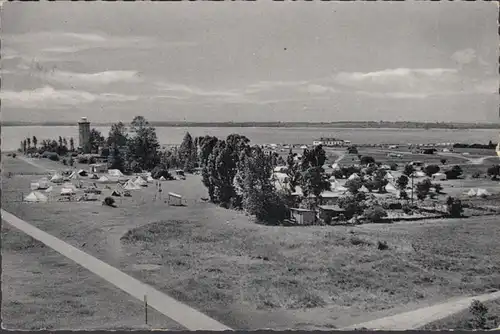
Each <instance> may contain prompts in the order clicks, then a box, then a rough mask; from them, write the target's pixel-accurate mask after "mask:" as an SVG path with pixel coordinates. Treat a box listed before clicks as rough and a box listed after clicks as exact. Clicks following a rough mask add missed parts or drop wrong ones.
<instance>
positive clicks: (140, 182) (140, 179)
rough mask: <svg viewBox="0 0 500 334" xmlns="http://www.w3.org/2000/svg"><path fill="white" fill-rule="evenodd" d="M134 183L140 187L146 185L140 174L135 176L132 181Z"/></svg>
mask: <svg viewBox="0 0 500 334" xmlns="http://www.w3.org/2000/svg"><path fill="white" fill-rule="evenodd" d="M134 183H135V184H137V185H138V186H141V187H146V186H147V185H148V183H147V182H146V181H144V179H143V178H142V177H140V176H138V177H137V179H136V180H135V181H134Z"/></svg>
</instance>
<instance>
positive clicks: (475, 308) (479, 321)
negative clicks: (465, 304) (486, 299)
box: [469, 300, 488, 329]
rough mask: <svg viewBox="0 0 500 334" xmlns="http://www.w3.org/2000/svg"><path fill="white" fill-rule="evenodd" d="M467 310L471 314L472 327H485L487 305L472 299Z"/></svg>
mask: <svg viewBox="0 0 500 334" xmlns="http://www.w3.org/2000/svg"><path fill="white" fill-rule="evenodd" d="M469 312H470V313H471V314H472V317H473V319H472V328H473V329H487V328H486V321H487V315H488V307H486V305H484V304H483V303H481V302H480V301H479V300H473V301H472V303H471V304H470V306H469Z"/></svg>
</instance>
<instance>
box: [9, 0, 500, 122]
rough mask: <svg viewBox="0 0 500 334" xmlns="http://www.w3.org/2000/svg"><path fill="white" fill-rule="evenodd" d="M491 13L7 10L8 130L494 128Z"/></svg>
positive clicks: (170, 7)
mask: <svg viewBox="0 0 500 334" xmlns="http://www.w3.org/2000/svg"><path fill="white" fill-rule="evenodd" d="M497 16H498V9H497V5H496V4H495V3H491V2H416V1H404V2H396V3H394V2H393V3H391V2H368V3H367V2H271V1H264V0H263V1H257V2H121V3H120V2H62V1H61V2H9V3H5V4H4V5H3V9H2V17H1V26H2V48H1V56H2V61H1V74H2V91H1V93H0V96H1V98H2V119H3V120H4V121H30V120H31V121H47V120H51V121H54V120H56V121H76V120H77V119H79V118H80V117H82V116H86V117H88V118H89V120H90V121H92V122H114V121H118V120H121V121H130V120H131V119H132V118H133V117H134V116H136V115H143V116H145V117H146V118H147V119H149V120H155V121H160V120H161V121H189V122H197V121H199V122H211V121H213V122H227V121H235V122H246V121H256V122H260V121H263V122H264V121H283V122H286V121H290V122H307V121H309V122H330V121H332V122H333V121H349V120H351V121H362V120H373V121H379V120H385V121H453V122H498V121H499V97H498V87H499V80H498V32H497V25H498V24H497Z"/></svg>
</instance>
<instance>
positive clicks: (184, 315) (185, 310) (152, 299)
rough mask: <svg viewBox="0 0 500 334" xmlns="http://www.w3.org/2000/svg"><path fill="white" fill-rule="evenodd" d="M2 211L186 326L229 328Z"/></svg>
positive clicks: (10, 221) (19, 226) (35, 235)
mask: <svg viewBox="0 0 500 334" xmlns="http://www.w3.org/2000/svg"><path fill="white" fill-rule="evenodd" d="M1 212H2V219H3V220H4V221H5V222H7V223H8V224H10V225H12V226H14V227H15V228H17V229H19V230H21V231H23V232H24V233H26V234H28V235H30V236H31V237H33V238H34V239H37V240H39V241H40V242H43V243H44V244H45V245H47V246H48V247H50V248H52V249H54V250H55V251H57V252H59V253H60V254H62V255H64V256H66V257H67V258H69V259H71V260H73V261H74V262H76V263H78V264H79V265H81V266H83V267H85V268H86V269H88V270H90V271H91V272H93V273H94V274H96V275H98V276H100V277H101V278H103V279H105V280H106V281H108V282H109V283H111V284H113V285H115V286H116V287H118V288H119V289H121V290H123V291H125V292H127V293H128V294H130V295H131V296H133V297H135V298H137V299H139V300H143V298H144V296H147V299H148V304H149V306H151V307H153V308H154V309H156V310H157V311H159V312H160V313H162V314H164V315H165V316H167V317H169V318H170V319H172V320H174V321H176V322H177V323H179V324H181V325H182V326H184V327H186V328H187V329H188V330H216V331H217V330H218V331H220V330H231V328H229V327H227V326H225V325H223V324H221V323H219V322H217V321H215V320H214V319H212V318H210V317H208V316H206V315H205V314H203V313H201V312H199V311H197V310H195V309H193V308H191V307H189V306H187V305H185V304H183V303H180V302H178V301H177V300H175V299H173V298H172V297H170V296H168V295H166V294H164V293H162V292H160V291H158V290H155V289H154V288H152V287H150V286H148V285H146V284H144V283H142V282H140V281H138V280H136V279H134V278H132V277H130V276H128V275H127V274H125V273H123V272H121V271H119V270H118V269H116V268H114V267H111V266H110V265H108V264H106V263H104V262H102V261H100V260H98V259H96V258H95V257H93V256H90V255H88V254H87V253H85V252H82V251H81V250H79V249H77V248H75V247H73V246H71V245H69V244H67V243H65V242H64V241H62V240H60V239H57V238H55V237H54V236H52V235H50V234H48V233H45V232H43V231H42V230H39V229H37V228H36V227H34V226H32V225H30V224H29V223H27V222H25V221H23V220H21V219H19V218H17V217H16V216H14V215H12V214H10V213H8V212H6V211H4V210H1Z"/></svg>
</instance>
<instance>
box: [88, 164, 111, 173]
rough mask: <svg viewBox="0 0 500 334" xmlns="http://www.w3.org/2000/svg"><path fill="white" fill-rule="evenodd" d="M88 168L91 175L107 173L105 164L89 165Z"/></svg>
mask: <svg viewBox="0 0 500 334" xmlns="http://www.w3.org/2000/svg"><path fill="white" fill-rule="evenodd" d="M89 167H90V173H91V174H95V173H106V172H107V171H108V166H107V164H91V165H89Z"/></svg>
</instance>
